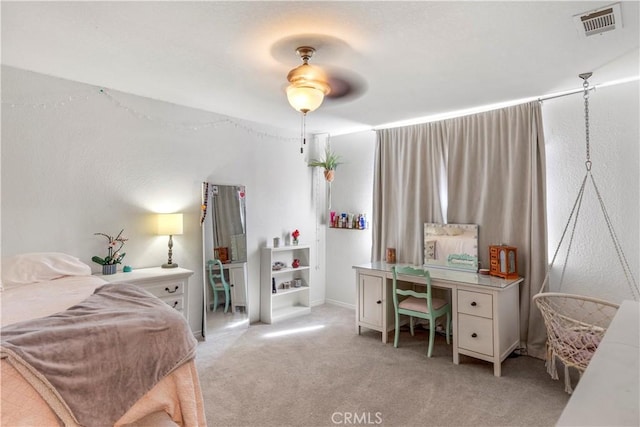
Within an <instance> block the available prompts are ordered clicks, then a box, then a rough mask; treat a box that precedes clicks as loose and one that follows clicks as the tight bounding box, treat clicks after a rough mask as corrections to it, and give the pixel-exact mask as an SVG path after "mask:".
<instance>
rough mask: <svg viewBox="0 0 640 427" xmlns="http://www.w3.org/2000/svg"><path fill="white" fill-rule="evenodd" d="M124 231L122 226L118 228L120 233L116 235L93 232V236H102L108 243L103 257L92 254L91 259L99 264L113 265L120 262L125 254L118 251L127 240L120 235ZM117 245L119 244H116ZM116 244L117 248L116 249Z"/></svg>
mask: <svg viewBox="0 0 640 427" xmlns="http://www.w3.org/2000/svg"><path fill="white" fill-rule="evenodd" d="M123 232H124V228H123V229H122V230H120V233H118V235H117V236H116V237H113V236H109V235H108V234H105V233H93V234H94V235H95V236H104V237H105V238H106V239H107V240H108V241H109V243H108V244H107V250H108V255H107V256H106V257H104V258H100V257H99V256H94V257H92V258H91V261H93V262H95V263H98V264H100V265H115V264H120V263H121V262H122V258H124V256H125V255H126V254H125V253H124V252H123V253H120V250H121V249H122V247H123V246H124V243H125V242H126V241H127V240H129V239H125V238H124V237H123V236H122V233H123ZM118 245H119V246H118ZM116 246H117V249H116Z"/></svg>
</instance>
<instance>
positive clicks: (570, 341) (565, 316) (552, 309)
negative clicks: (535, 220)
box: [533, 73, 640, 393]
mask: <svg viewBox="0 0 640 427" xmlns="http://www.w3.org/2000/svg"><path fill="white" fill-rule="evenodd" d="M589 77H591V73H585V74H580V78H582V79H583V88H584V95H583V97H584V120H585V141H586V160H585V168H586V173H585V175H584V178H583V179H582V183H581V185H580V189H579V191H578V196H577V197H576V200H575V202H574V203H573V207H572V208H571V213H570V215H569V219H568V220H567V223H566V225H565V227H564V229H563V231H562V235H561V237H560V242H559V243H558V246H557V248H556V250H555V252H554V254H553V258H552V259H551V263H550V264H549V265H548V267H547V273H546V275H545V278H544V280H543V282H542V286H541V287H540V292H539V293H538V294H536V295H535V296H534V297H533V301H534V302H535V303H536V305H537V306H538V309H539V310H540V313H541V314H542V318H543V319H544V324H545V328H546V330H547V355H546V366H547V372H548V373H549V374H550V375H551V377H552V378H553V379H556V380H557V379H558V372H557V368H556V359H558V360H560V361H561V362H562V364H563V365H564V381H565V391H566V392H567V393H571V392H572V391H573V389H572V388H571V378H570V376H569V368H575V369H577V370H578V372H579V374H580V376H582V372H584V370H585V369H586V368H587V366H588V364H589V362H590V360H591V358H592V356H593V354H594V353H595V351H596V349H597V348H598V345H599V344H600V341H601V340H602V337H603V336H604V334H605V332H606V331H607V328H608V327H609V324H610V323H611V320H612V319H613V316H614V315H615V313H616V311H617V309H618V307H619V305H618V304H614V303H611V302H608V301H604V300H601V299H598V298H592V297H587V296H581V295H572V294H566V293H559V292H546V293H545V292H544V289H545V287H546V286H547V285H548V283H549V277H550V274H551V269H552V267H553V265H554V263H555V261H556V258H557V256H558V253H559V252H560V248H561V247H562V243H563V242H564V240H565V238H566V237H567V232H569V229H571V230H570V232H569V236H568V237H569V241H568V245H567V256H566V259H565V263H564V265H563V267H562V273H561V275H560V282H559V285H558V289H559V290H560V289H561V288H562V283H563V281H564V277H565V273H566V268H567V265H568V261H569V256H570V254H571V248H572V246H573V241H574V237H575V233H576V225H577V224H578V218H579V216H580V209H581V208H582V200H583V197H584V192H585V189H586V186H587V182H591V184H592V185H593V188H594V189H595V193H596V197H597V199H598V203H599V205H600V209H601V211H602V213H603V215H604V219H605V223H606V225H607V230H608V231H609V236H610V237H611V240H612V241H613V245H614V247H615V250H616V254H617V256H618V260H619V261H620V265H621V266H622V271H623V273H624V276H625V278H626V280H627V284H628V286H629V289H630V290H631V294H632V295H633V298H634V299H635V300H637V299H638V297H637V295H640V291H638V284H637V282H636V280H635V277H634V276H633V273H632V272H631V268H630V267H629V262H628V261H627V258H626V256H625V254H624V251H623V250H622V245H621V244H620V241H619V239H618V236H617V234H616V233H615V230H614V227H613V223H612V221H611V218H610V217H609V214H608V212H607V209H606V207H605V203H604V199H603V198H602V195H601V193H600V190H599V189H598V186H597V185H596V181H595V179H594V177H593V174H592V173H591V168H592V166H593V164H592V162H591V146H590V140H589V82H588V79H589ZM587 178H589V179H587ZM572 221H573V222H572Z"/></svg>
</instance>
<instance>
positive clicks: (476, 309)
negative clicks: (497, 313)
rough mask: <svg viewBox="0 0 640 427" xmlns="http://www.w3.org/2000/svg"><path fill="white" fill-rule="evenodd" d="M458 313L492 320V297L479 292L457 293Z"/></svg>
mask: <svg viewBox="0 0 640 427" xmlns="http://www.w3.org/2000/svg"><path fill="white" fill-rule="evenodd" d="M458 313H466V314H470V315H472V316H482V317H486V318H488V319H491V318H493V297H492V296H491V295H490V294H481V293H479V292H470V291H462V290H459V291H458Z"/></svg>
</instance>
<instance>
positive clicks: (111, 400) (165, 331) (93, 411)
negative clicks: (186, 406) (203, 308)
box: [0, 284, 197, 425]
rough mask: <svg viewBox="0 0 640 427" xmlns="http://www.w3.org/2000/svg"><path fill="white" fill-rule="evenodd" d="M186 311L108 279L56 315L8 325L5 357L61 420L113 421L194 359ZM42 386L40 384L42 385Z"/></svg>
mask: <svg viewBox="0 0 640 427" xmlns="http://www.w3.org/2000/svg"><path fill="white" fill-rule="evenodd" d="M196 344H197V342H196V340H195V338H194V337H193V335H192V334H191V331H190V330H189V327H188V325H187V324H186V322H185V320H184V318H183V317H182V316H181V315H180V314H179V313H178V312H176V311H175V310H173V309H171V308H170V307H168V306H167V305H166V304H165V303H164V302H162V301H160V300H159V299H157V298H156V297H154V296H152V295H151V294H149V293H147V292H146V291H144V290H142V289H140V288H138V287H137V286H134V285H123V284H119V285H114V284H107V285H104V286H101V287H100V288H98V289H96V291H95V293H94V294H93V295H92V296H90V297H89V298H87V299H86V300H84V301H83V302H81V303H80V304H78V305H75V306H73V307H71V308H70V309H68V310H67V311H64V312H61V313H58V314H54V315H52V316H48V317H44V318H39V319H34V320H29V321H25V322H19V323H15V324H13V325H9V326H7V327H5V328H3V329H2V346H1V348H0V350H1V352H2V353H1V354H2V358H3V359H5V360H6V361H9V362H10V363H11V364H12V366H14V367H15V368H16V369H17V370H18V371H20V372H21V374H22V375H23V376H24V377H25V378H26V379H27V380H28V381H29V382H30V383H31V384H32V385H34V388H35V385H36V384H38V387H41V386H42V384H45V385H47V390H46V393H41V395H46V396H47V398H46V400H47V403H48V404H49V405H50V407H51V408H52V409H53V410H54V412H56V415H57V416H58V417H60V418H61V419H62V420H63V421H64V419H65V417H69V416H71V417H72V419H73V422H74V423H78V424H81V425H114V423H115V422H116V421H117V420H118V419H120V418H121V417H122V416H123V415H124V414H125V413H126V412H127V410H128V409H129V408H130V407H131V406H132V405H133V404H134V403H135V402H136V401H138V400H139V399H140V398H141V397H142V396H143V395H145V393H147V392H148V391H149V390H151V389H152V388H153V387H154V386H155V385H156V384H157V383H158V382H159V381H161V380H162V379H163V378H164V377H165V376H167V375H169V374H170V373H171V372H172V371H174V370H175V369H176V368H178V367H180V366H181V365H183V364H185V363H186V362H188V361H190V360H192V359H193V358H194V356H195V348H196ZM36 389H37V388H36Z"/></svg>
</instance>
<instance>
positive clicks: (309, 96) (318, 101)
mask: <svg viewBox="0 0 640 427" xmlns="http://www.w3.org/2000/svg"><path fill="white" fill-rule="evenodd" d="M315 52H316V49H315V48H313V47H311V46H299V47H298V48H296V54H297V55H298V56H299V57H300V59H301V60H302V65H299V66H298V67H296V68H294V69H292V70H291V71H289V74H288V75H287V80H288V81H289V86H288V87H287V99H288V100H289V103H290V104H291V106H292V107H293V108H294V109H296V110H298V111H300V112H301V113H302V114H304V115H306V114H307V113H308V112H311V111H314V110H316V109H317V108H318V107H320V105H322V102H323V101H324V99H325V97H326V98H328V99H341V98H345V97H347V96H353V95H357V94H358V93H359V92H361V89H362V88H363V86H364V85H363V84H362V82H361V79H360V78H359V77H357V76H356V75H355V74H354V73H348V72H345V71H344V70H338V69H336V68H333V69H331V68H326V67H325V68H320V67H317V66H314V65H311V64H309V60H310V59H311V58H312V57H313V55H314V53H315ZM349 74H350V75H349Z"/></svg>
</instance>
